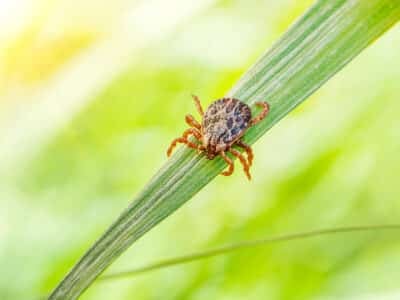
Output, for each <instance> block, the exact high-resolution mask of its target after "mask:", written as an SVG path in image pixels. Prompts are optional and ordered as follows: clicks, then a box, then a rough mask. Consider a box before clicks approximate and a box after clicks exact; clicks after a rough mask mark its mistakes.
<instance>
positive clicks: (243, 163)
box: [229, 148, 251, 180]
mask: <svg viewBox="0 0 400 300" xmlns="http://www.w3.org/2000/svg"><path fill="white" fill-rule="evenodd" d="M229 151H230V152H231V153H232V154H233V155H234V156H236V157H237V158H239V160H240V162H241V163H242V165H243V170H244V173H245V174H246V176H247V178H248V179H249V180H251V175H250V171H249V165H248V164H247V161H246V159H245V158H244V156H243V155H242V153H240V152H239V151H237V150H235V149H232V148H231V149H230V150H229Z"/></svg>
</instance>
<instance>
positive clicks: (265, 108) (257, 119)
mask: <svg viewBox="0 0 400 300" xmlns="http://www.w3.org/2000/svg"><path fill="white" fill-rule="evenodd" d="M256 105H257V106H258V107H262V109H263V110H262V112H261V113H260V114H259V115H258V116H257V117H255V118H254V119H253V120H251V125H252V126H253V125H256V124H257V123H259V122H260V121H261V120H262V119H264V118H265V117H266V116H267V114H268V112H269V104H268V103H267V102H257V103H256Z"/></svg>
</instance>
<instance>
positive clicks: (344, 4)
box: [50, 0, 400, 299]
mask: <svg viewBox="0 0 400 300" xmlns="http://www.w3.org/2000/svg"><path fill="white" fill-rule="evenodd" d="M399 18H400V0H369V1H365V0H320V1H317V2H316V3H315V5H314V6H312V7H311V8H310V9H309V10H308V11H307V12H306V13H305V14H304V15H303V17H301V18H300V19H299V20H298V21H297V22H296V23H295V24H294V25H293V26H292V27H291V28H290V29H289V30H288V31H287V33H286V34H285V35H284V36H283V37H282V38H281V39H280V40H279V41H278V42H277V43H276V45H275V46H274V47H273V48H272V49H271V50H270V51H268V52H267V53H266V54H265V55H264V56H263V57H261V59H260V60H259V61H258V62H257V63H256V64H255V65H254V66H253V67H252V68H251V69H250V70H249V71H248V72H247V73H246V74H244V76H243V77H242V78H241V79H240V80H239V82H238V83H237V84H236V85H235V86H234V87H233V89H232V90H231V91H230V92H229V93H228V95H230V96H234V97H237V98H239V99H241V100H242V101H244V102H247V103H248V104H249V105H253V104H254V102H256V101H259V100H267V101H268V102H269V103H270V104H271V113H270V115H269V116H268V117H267V118H266V119H265V120H264V121H263V122H261V123H260V124H259V125H258V126H256V127H254V128H251V129H250V130H249V131H248V133H247V134H246V136H245V141H246V142H248V143H250V144H252V143H254V142H255V141H256V140H257V139H258V138H260V137H261V136H262V135H263V134H264V133H265V132H266V131H267V130H268V129H269V128H271V127H272V126H273V125H274V124H275V123H276V122H278V121H279V120H280V119H281V118H283V117H284V116H285V115H287V114H288V113H289V112H290V111H291V110H293V109H294V108H295V107H296V106H297V105H299V104H300V103H301V102H302V101H304V99H306V97H307V96H309V95H310V94H311V93H312V92H313V91H315V90H316V89H317V88H319V87H320V86H321V85H322V84H323V83H324V82H325V81H326V80H328V79H329V78H330V77H331V76H333V75H334V74H335V73H336V72H337V71H338V70H340V69H341V68H342V67H343V66H344V65H346V64H347V63H348V62H349V61H350V60H351V59H352V58H354V57H355V56H356V55H357V54H358V53H360V52H361V50H363V49H364V48H365V47H367V46H368V45H369V44H371V43H372V42H373V41H374V40H375V39H377V38H378V37H379V36H380V35H382V34H383V33H384V32H385V31H386V30H387V29H389V28H390V27H391V26H392V25H394V24H395V23H396V22H397V21H398V20H399ZM289 142H290V141H288V143H289ZM224 168H225V164H224V162H223V161H222V160H221V159H215V160H213V161H210V160H207V159H205V158H204V157H203V156H200V155H197V154H196V153H195V152H194V151H190V150H187V149H183V148H182V149H180V151H177V153H176V154H175V155H174V156H173V157H172V158H171V159H170V160H168V161H167V163H166V164H165V165H164V166H163V167H162V169H161V170H160V171H159V172H158V173H157V174H156V175H155V177H154V178H153V179H152V180H151V181H150V183H149V184H148V185H147V186H146V187H145V188H144V190H143V191H142V192H141V193H140V194H139V195H138V196H137V197H136V199H135V200H134V201H133V202H132V203H131V204H130V205H129V207H128V208H127V209H126V210H125V211H124V212H123V213H122V214H121V215H120V216H119V218H118V219H117V220H116V221H115V222H114V224H112V225H111V226H110V228H109V229H108V230H107V231H106V232H105V233H104V234H103V236H102V237H100V239H99V240H98V241H97V242H96V243H95V244H94V245H93V246H92V247H91V248H90V249H89V250H88V251H87V253H86V254H85V255H84V256H83V257H82V258H81V259H80V261H79V262H78V263H77V264H76V265H75V266H74V267H73V269H72V270H71V271H70V272H69V274H68V275H67V276H66V277H65V278H64V279H63V280H62V281H61V283H60V284H59V285H58V286H57V287H56V289H55V290H54V291H53V293H52V294H51V296H50V299H76V298H77V297H78V296H79V295H81V294H82V292H83V291H84V290H85V289H87V288H88V287H89V285H90V284H91V283H92V282H93V281H94V280H95V279H96V277H97V276H99V275H100V274H101V273H102V272H103V271H104V269H105V268H107V267H108V266H109V265H110V264H111V263H112V262H113V261H114V260H115V259H116V258H117V257H118V256H119V255H120V254H121V253H122V252H124V251H125V250H126V249H127V248H128V247H129V246H130V245H131V244H132V243H133V242H134V241H136V240H137V239H138V238H140V237H141V236H142V235H143V234H145V233H146V232H147V231H148V230H150V229H151V228H153V227H154V226H155V225H156V224H158V223H159V222H160V221H161V220H163V219H164V218H165V217H167V216H169V215H170V214H171V213H173V212H174V211H175V210H176V209H178V208H179V207H180V206H181V205H183V204H184V203H185V202H186V201H188V200H189V199H190V198H191V197H192V196H193V195H194V194H196V193H197V192H198V191H199V190H200V189H201V188H202V187H204V186H205V185H206V184H207V183H209V182H210V181H211V180H212V179H213V178H214V177H215V176H217V175H218V174H219V173H220V172H221V171H222V170H223V169H224Z"/></svg>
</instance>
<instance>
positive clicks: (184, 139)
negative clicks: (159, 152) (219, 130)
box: [167, 128, 203, 156]
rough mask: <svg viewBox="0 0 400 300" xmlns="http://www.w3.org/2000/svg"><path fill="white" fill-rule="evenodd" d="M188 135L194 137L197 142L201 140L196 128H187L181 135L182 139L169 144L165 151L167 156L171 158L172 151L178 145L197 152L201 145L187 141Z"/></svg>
mask: <svg viewBox="0 0 400 300" xmlns="http://www.w3.org/2000/svg"><path fill="white" fill-rule="evenodd" d="M190 135H193V136H195V137H196V138H197V139H198V140H201V133H200V132H199V131H198V130H197V129H196V128H189V129H186V130H185V132H184V133H183V134H182V137H180V138H177V139H174V140H173V141H172V142H171V145H170V146H169V148H168V150H167V156H171V153H172V150H173V149H174V148H175V147H176V145H177V144H178V143H182V144H185V145H186V146H188V147H189V148H193V149H197V150H198V151H199V150H201V149H202V147H203V146H202V145H201V144H195V143H193V142H192V141H189V140H188V137H189V136H190Z"/></svg>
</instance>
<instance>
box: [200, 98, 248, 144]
mask: <svg viewBox="0 0 400 300" xmlns="http://www.w3.org/2000/svg"><path fill="white" fill-rule="evenodd" d="M250 120H251V110H250V107H249V106H248V105H247V104H245V103H243V102H241V101H240V100H238V99H235V98H222V99H219V100H216V101H215V102H213V103H212V104H211V105H210V106H209V107H208V109H207V111H206V113H205V114H204V118H203V124H202V128H203V134H204V141H205V143H206V144H208V145H214V146H217V145H221V146H222V145H229V144H231V143H233V142H234V141H236V140H237V139H239V138H240V137H241V136H242V135H243V134H244V132H245V130H246V129H247V128H248V126H249V124H250Z"/></svg>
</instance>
